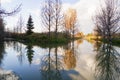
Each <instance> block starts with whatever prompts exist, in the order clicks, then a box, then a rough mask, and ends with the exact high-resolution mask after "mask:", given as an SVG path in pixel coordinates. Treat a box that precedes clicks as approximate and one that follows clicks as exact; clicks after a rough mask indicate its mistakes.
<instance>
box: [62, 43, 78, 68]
mask: <svg viewBox="0 0 120 80" xmlns="http://www.w3.org/2000/svg"><path fill="white" fill-rule="evenodd" d="M74 51H75V50H74V42H72V43H71V44H68V45H67V46H66V50H65V56H64V62H65V64H66V66H67V69H72V68H75V67H76V57H75V54H74Z"/></svg>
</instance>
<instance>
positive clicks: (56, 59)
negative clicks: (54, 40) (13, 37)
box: [0, 40, 120, 80]
mask: <svg viewBox="0 0 120 80" xmlns="http://www.w3.org/2000/svg"><path fill="white" fill-rule="evenodd" d="M0 80H120V47H116V46H112V45H110V44H105V43H101V42H95V41H86V40H77V41H74V42H71V43H69V44H68V45H63V46H57V47H47V48H42V47H40V46H33V45H30V44H29V45H25V44H23V43H20V42H15V41H8V42H1V43H0Z"/></svg>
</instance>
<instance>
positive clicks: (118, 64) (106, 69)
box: [96, 44, 120, 80]
mask: <svg viewBox="0 0 120 80" xmlns="http://www.w3.org/2000/svg"><path fill="white" fill-rule="evenodd" d="M96 61H97V67H96V77H97V80H120V54H119V53H118V52H117V51H116V50H115V48H114V47H113V46H112V45H111V44H103V45H102V46H101V47H100V49H99V51H98V54H97V55H96Z"/></svg>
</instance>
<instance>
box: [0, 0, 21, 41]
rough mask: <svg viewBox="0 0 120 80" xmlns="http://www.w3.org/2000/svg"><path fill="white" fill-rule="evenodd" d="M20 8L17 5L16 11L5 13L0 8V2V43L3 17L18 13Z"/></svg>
mask: <svg viewBox="0 0 120 80" xmlns="http://www.w3.org/2000/svg"><path fill="white" fill-rule="evenodd" d="M20 7H21V5H19V6H18V7H17V8H16V9H14V10H13V11H11V12H8V11H6V10H5V9H2V8H1V1H0V41H2V40H3V39H4V26H5V25H4V20H3V16H12V15H14V14H15V13H17V12H19V11H20Z"/></svg>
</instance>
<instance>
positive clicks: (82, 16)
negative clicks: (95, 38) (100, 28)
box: [63, 0, 99, 34]
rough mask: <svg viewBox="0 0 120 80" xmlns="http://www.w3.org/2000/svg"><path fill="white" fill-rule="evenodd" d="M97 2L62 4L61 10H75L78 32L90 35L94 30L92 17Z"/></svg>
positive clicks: (94, 0) (86, 1) (80, 0)
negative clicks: (70, 8)
mask: <svg viewBox="0 0 120 80" xmlns="http://www.w3.org/2000/svg"><path fill="white" fill-rule="evenodd" d="M98 5H99V0H90V1H88V0H79V1H78V2H77V3H76V4H63V8H65V9H67V8H69V7H72V8H74V9H76V11H77V15H78V22H79V25H80V27H79V28H80V31H82V32H84V33H85V34H88V33H91V32H92V31H93V28H94V24H93V21H92V17H93V16H94V14H95V12H96V8H98Z"/></svg>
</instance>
